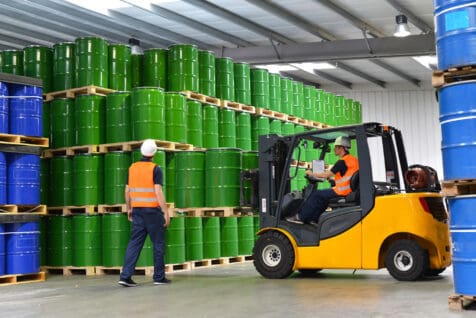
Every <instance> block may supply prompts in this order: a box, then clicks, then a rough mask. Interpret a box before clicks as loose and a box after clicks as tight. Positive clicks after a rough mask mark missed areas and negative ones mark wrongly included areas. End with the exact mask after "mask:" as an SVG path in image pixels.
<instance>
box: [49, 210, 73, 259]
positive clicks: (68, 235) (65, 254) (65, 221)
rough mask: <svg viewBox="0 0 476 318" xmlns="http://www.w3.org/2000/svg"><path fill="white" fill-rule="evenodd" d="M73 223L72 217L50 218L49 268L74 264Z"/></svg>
mask: <svg viewBox="0 0 476 318" xmlns="http://www.w3.org/2000/svg"><path fill="white" fill-rule="evenodd" d="M72 221H73V218H72V217H71V216H61V215H58V216H56V215H55V216H53V215H50V216H48V218H47V235H46V264H47V265H48V266H71V265H72V264H73V222H72Z"/></svg>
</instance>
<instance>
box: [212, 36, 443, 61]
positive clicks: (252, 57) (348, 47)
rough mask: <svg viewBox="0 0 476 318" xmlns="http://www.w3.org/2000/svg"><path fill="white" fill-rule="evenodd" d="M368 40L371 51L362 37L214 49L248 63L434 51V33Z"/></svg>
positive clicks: (397, 54) (376, 56) (399, 54)
mask: <svg viewBox="0 0 476 318" xmlns="http://www.w3.org/2000/svg"><path fill="white" fill-rule="evenodd" d="M368 44H369V45H370V48H371V51H369V48H368V46H367V41H366V40H365V39H353V40H339V41H328V42H314V43H299V44H281V45H277V46H272V45H268V46H259V47H245V48H241V47H240V48H222V49H220V50H218V51H217V52H216V53H217V54H221V53H223V55H224V56H229V57H231V58H233V59H235V60H237V61H242V62H247V63H251V64H273V63H298V62H312V61H339V60H352V59H374V58H384V57H399V56H417V55H431V54H435V37H434V35H433V34H422V35H411V36H408V37H405V38H395V37H386V38H370V39H368Z"/></svg>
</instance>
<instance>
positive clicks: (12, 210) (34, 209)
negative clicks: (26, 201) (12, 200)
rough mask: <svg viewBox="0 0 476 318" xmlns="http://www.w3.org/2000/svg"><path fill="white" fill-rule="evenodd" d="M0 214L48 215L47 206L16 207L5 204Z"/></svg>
mask: <svg viewBox="0 0 476 318" xmlns="http://www.w3.org/2000/svg"><path fill="white" fill-rule="evenodd" d="M0 213H2V214H18V213H27V214H46V205H42V204H39V205H16V204H4V205H0Z"/></svg>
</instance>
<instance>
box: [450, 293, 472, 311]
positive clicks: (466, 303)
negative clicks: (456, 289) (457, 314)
mask: <svg viewBox="0 0 476 318" xmlns="http://www.w3.org/2000/svg"><path fill="white" fill-rule="evenodd" d="M448 307H449V309H450V310H454V311H462V310H469V309H470V310H476V296H465V295H450V296H449V297H448Z"/></svg>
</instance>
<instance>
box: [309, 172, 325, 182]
mask: <svg viewBox="0 0 476 318" xmlns="http://www.w3.org/2000/svg"><path fill="white" fill-rule="evenodd" d="M305 178H306V179H307V180H308V181H309V183H311V184H316V183H318V182H323V181H324V180H323V179H321V178H316V177H314V176H313V175H311V174H307V175H306V176H305Z"/></svg>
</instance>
